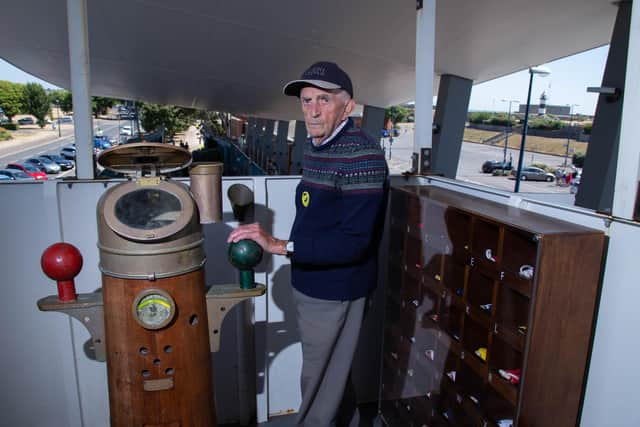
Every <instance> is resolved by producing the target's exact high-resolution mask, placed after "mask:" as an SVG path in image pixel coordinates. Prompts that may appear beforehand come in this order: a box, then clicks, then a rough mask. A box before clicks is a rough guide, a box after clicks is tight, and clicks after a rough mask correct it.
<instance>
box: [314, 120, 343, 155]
mask: <svg viewBox="0 0 640 427" xmlns="http://www.w3.org/2000/svg"><path fill="white" fill-rule="evenodd" d="M348 121H349V118H348V117H347V118H346V119H344V120H343V121H342V122H340V124H339V125H338V126H336V128H335V129H334V130H333V132H332V133H331V135H329V137H328V138H325V139H324V141H322V142H321V143H320V145H315V144H313V141H311V144H313V146H314V147H316V148H317V147H322V146H323V145H325V144H328V143H329V142H331V140H333V138H335V137H336V135H337V134H338V133H340V131H341V130H342V129H343V128H344V127H345V126H346V125H347V122H348Z"/></svg>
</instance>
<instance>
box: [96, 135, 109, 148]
mask: <svg viewBox="0 0 640 427" xmlns="http://www.w3.org/2000/svg"><path fill="white" fill-rule="evenodd" d="M93 147H94V148H95V149H97V150H106V149H107V148H111V143H110V142H109V140H108V139H107V137H106V136H95V137H94V138H93Z"/></svg>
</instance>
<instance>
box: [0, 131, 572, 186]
mask: <svg viewBox="0 0 640 427" xmlns="http://www.w3.org/2000/svg"><path fill="white" fill-rule="evenodd" d="M122 124H124V122H122ZM94 126H95V127H100V128H101V129H102V130H103V132H104V134H105V135H107V136H115V137H116V138H117V137H118V136H119V135H118V133H119V129H118V121H114V120H94ZM63 129H64V130H63V136H62V138H56V136H55V133H53V134H52V135H51V138H55V139H53V140H51V139H48V140H47V141H44V142H43V141H39V142H38V141H33V142H30V143H24V144H20V145H16V146H14V147H13V148H9V149H7V148H0V166H4V165H6V164H7V163H10V162H15V161H23V160H25V159H27V158H29V157H33V156H37V155H41V154H45V153H59V152H60V149H61V148H62V147H65V146H68V145H70V144H72V143H73V142H74V136H73V128H72V127H71V126H69V127H67V128H63ZM65 134H66V135H65ZM413 135H414V133H413V129H412V128H409V127H407V128H404V129H403V130H402V131H401V133H400V136H398V137H396V138H394V141H393V143H392V144H389V138H383V139H382V144H383V147H384V149H385V153H386V154H385V155H386V157H387V161H388V164H389V169H390V171H391V173H392V174H401V173H403V172H405V171H407V170H409V169H410V166H411V153H412V152H413ZM389 150H391V152H390V153H389ZM503 150H504V148H502V147H498V146H490V145H483V144H475V143H470V142H463V143H462V148H461V153H460V161H459V163H458V172H457V179H459V180H462V181H467V182H472V183H476V184H481V185H486V186H489V187H492V188H497V189H501V190H507V191H513V187H514V185H515V181H514V180H513V179H510V178H509V177H503V176H492V175H491V174H485V173H482V172H481V171H480V166H481V165H482V163H483V162H485V161H486V160H502V158H503ZM510 156H512V157H513V163H514V165H515V164H517V159H518V152H517V151H516V150H511V149H509V150H508V151H507V159H508V158H509V157H510ZM524 158H525V165H529V164H531V163H534V162H535V163H545V164H547V165H550V166H554V167H555V166H560V165H561V164H562V162H563V161H564V158H563V157H561V156H551V155H545V154H538V153H532V152H525V157H524ZM74 174H75V169H71V170H69V171H65V172H62V173H60V174H58V175H50V176H49V178H50V179H51V178H54V179H55V178H62V177H65V176H73V175H74ZM520 191H521V192H523V193H524V192H527V193H567V194H568V193H569V188H568V187H559V186H557V185H555V183H548V182H531V181H521V183H520Z"/></svg>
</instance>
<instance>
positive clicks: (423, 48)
mask: <svg viewBox="0 0 640 427" xmlns="http://www.w3.org/2000/svg"><path fill="white" fill-rule="evenodd" d="M423 4H424V7H423V8H422V9H420V10H418V13H417V17H416V20H417V23H416V97H415V99H416V110H415V122H416V131H415V134H414V141H413V147H414V148H413V151H414V152H415V153H420V148H431V147H432V141H431V140H432V134H433V132H432V130H431V128H432V123H433V86H434V85H433V77H434V67H435V60H436V59H435V46H436V0H425V1H424V3H423Z"/></svg>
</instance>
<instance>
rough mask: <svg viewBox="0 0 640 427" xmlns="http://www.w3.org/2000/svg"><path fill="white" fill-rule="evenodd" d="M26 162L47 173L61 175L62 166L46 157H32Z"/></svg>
mask: <svg viewBox="0 0 640 427" xmlns="http://www.w3.org/2000/svg"><path fill="white" fill-rule="evenodd" d="M26 162H27V163H32V164H34V165H36V166H37V167H39V168H40V170H42V171H43V172H45V173H60V165H59V164H57V163H56V162H54V161H51V160H49V159H47V158H45V157H31V158H29V159H27V160H26Z"/></svg>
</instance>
